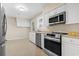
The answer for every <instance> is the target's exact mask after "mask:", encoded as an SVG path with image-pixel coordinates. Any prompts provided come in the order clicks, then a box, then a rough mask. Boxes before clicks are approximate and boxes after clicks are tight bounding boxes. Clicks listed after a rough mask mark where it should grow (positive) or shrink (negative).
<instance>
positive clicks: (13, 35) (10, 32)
mask: <svg viewBox="0 0 79 59" xmlns="http://www.w3.org/2000/svg"><path fill="white" fill-rule="evenodd" d="M29 32H30V27H28V28H25V27H17V25H16V18H11V17H8V18H7V34H6V39H7V40H16V39H29Z"/></svg>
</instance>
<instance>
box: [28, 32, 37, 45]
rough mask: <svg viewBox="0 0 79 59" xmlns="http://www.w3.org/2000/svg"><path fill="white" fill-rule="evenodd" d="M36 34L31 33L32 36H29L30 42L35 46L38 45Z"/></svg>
mask: <svg viewBox="0 0 79 59" xmlns="http://www.w3.org/2000/svg"><path fill="white" fill-rule="evenodd" d="M35 34H36V33H35V32H30V34H29V40H30V41H31V42H32V43H34V44H36V35H35Z"/></svg>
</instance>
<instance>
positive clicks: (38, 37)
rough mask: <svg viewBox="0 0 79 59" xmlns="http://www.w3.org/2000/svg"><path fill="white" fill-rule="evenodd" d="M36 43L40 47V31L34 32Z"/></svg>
mask: <svg viewBox="0 0 79 59" xmlns="http://www.w3.org/2000/svg"><path fill="white" fill-rule="evenodd" d="M36 45H37V46H38V47H40V48H41V33H36Z"/></svg>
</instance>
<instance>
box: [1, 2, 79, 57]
mask: <svg viewBox="0 0 79 59" xmlns="http://www.w3.org/2000/svg"><path fill="white" fill-rule="evenodd" d="M13 4H14V3H13ZM25 4H26V5H28V6H27V7H29V6H31V7H30V8H32V9H34V8H36V9H34V11H28V13H27V14H24V12H22V13H19V12H18V11H17V15H18V16H17V17H9V18H8V16H14V15H15V14H14V15H13V14H12V15H11V12H12V11H11V10H13V8H12V7H11V6H13V5H12V4H10V3H7V4H6V3H3V4H2V5H3V7H4V8H5V13H6V16H7V15H8V16H7V33H6V39H7V42H9V43H10V44H11V43H12V42H14V43H13V44H15V45H12V46H10V44H8V43H6V45H7V47H6V50H7V52H6V53H7V55H10V54H11V52H12V51H13V52H12V53H14V54H13V55H19V54H20V55H22V54H23V55H25V56H27V55H29V56H31V55H33V56H37V55H38V56H79V51H78V50H79V40H78V39H79V20H78V19H79V13H78V11H79V3H37V4H35V3H28V4H27V3H25ZM10 5H11V6H10ZM14 5H17V3H15V4H14ZM36 5H37V6H36ZM7 6H8V7H7ZM10 8H12V9H10ZM21 8H22V7H21ZM26 10H28V9H27V8H26ZM37 10H38V11H37ZM21 11H23V9H21ZM32 12H33V14H32V15H31V13H32ZM15 13H16V12H15ZM24 16H25V17H26V18H25V17H24ZM27 17H29V18H27ZM13 19H15V20H13ZM26 19H29V20H26ZM13 22H14V23H13ZM14 25H15V26H14ZM17 39H18V40H17ZM19 39H20V40H19ZM22 39H24V40H23V42H22V44H19V43H16V42H18V41H20V42H21V40H22ZM26 39H28V41H27V40H26ZM26 41H27V44H26ZM28 42H29V43H28ZM24 44H26V45H27V46H25V45H24ZM8 45H9V46H10V47H8ZM17 45H19V48H21V50H22V51H21V50H19V48H18V46H17ZM23 46H24V47H23ZM15 47H16V48H17V49H16V48H15ZM22 47H23V48H24V49H23V48H22ZM9 48H10V49H11V50H10V49H9ZM27 48H28V49H27ZM31 48H33V51H32V50H30V49H31ZM13 49H14V50H15V51H14V50H13ZM17 50H19V51H18V52H17ZM16 52H17V53H16ZM31 52H33V53H31Z"/></svg>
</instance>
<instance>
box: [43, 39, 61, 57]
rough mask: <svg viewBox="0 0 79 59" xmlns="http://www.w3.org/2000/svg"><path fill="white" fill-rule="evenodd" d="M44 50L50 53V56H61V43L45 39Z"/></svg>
mask: <svg viewBox="0 0 79 59" xmlns="http://www.w3.org/2000/svg"><path fill="white" fill-rule="evenodd" d="M44 48H45V49H46V50H48V51H49V53H48V54H49V55H51V54H50V52H51V53H52V54H55V55H58V56H61V43H59V42H55V41H52V40H49V39H47V38H44Z"/></svg>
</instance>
